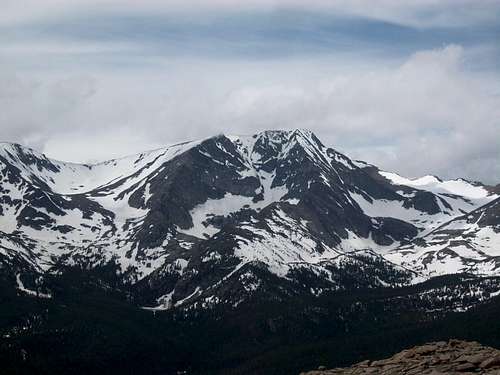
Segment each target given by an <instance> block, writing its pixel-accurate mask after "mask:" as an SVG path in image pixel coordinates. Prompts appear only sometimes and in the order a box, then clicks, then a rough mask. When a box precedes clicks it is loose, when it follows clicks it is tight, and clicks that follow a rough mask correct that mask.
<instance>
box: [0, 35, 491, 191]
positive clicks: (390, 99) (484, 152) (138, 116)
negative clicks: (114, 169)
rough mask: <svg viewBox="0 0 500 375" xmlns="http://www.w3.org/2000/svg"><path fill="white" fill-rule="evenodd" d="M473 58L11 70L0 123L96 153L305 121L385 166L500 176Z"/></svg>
mask: <svg viewBox="0 0 500 375" xmlns="http://www.w3.org/2000/svg"><path fill="white" fill-rule="evenodd" d="M467 56H468V54H467V51H466V50H465V51H464V49H463V48H462V47H460V46H456V45H450V46H447V47H445V48H442V49H437V50H430V51H421V52H418V53H415V54H413V55H411V56H409V57H408V58H407V59H406V60H405V61H404V62H402V63H400V64H397V65H395V64H394V62H392V63H391V65H388V64H387V63H385V64H380V63H374V62H373V61H370V63H371V64H365V65H356V66H352V67H348V63H346V62H342V63H341V62H340V61H339V60H336V59H323V60H315V59H310V60H304V61H288V60H276V61H266V62H262V61H261V62H258V61H256V62H242V61H232V62H228V61H225V62H221V61H206V60H195V61H193V60H177V61H164V62H162V63H160V62H158V65H156V66H155V68H154V69H143V70H141V71H137V70H133V71H130V72H129V71H127V69H122V70H115V71H112V70H107V71H103V70H101V71H97V70H96V71H93V72H90V71H89V70H87V69H86V70H85V72H86V74H85V75H69V74H63V73H59V74H58V75H54V76H48V75H44V76H43V77H44V78H43V79H41V78H38V77H37V75H36V74H35V77H37V78H30V77H28V76H22V77H21V78H20V77H17V78H16V77H15V76H13V75H11V74H7V75H4V76H3V78H1V77H0V108H2V112H1V114H0V128H1V129H2V133H3V137H4V138H5V139H7V140H14V141H19V142H22V143H25V144H28V145H31V146H34V147H35V148H38V149H40V150H43V151H45V152H46V153H48V154H49V155H51V156H54V157H57V158H60V159H66V160H72V161H78V160H79V161H89V160H94V159H105V158H107V157H116V156H119V155H124V154H129V153H134V152H139V151H142V150H144V149H147V148H155V147H158V146H160V145H163V144H169V143H173V142H177V141H183V140H186V139H194V138H200V137H205V136H210V135H214V134H217V133H219V132H226V133H236V134H242V133H243V134H248V133H252V132H255V131H258V130H263V129H268V128H295V127H301V128H310V129H311V130H313V131H315V132H316V133H317V135H318V136H319V137H320V138H321V139H322V140H323V141H324V142H325V143H326V144H327V145H331V146H334V147H337V148H339V149H340V150H341V151H345V152H347V153H348V154H350V155H351V156H354V157H357V158H362V159H365V160H367V161H369V162H372V163H375V164H378V165H380V166H381V167H383V168H386V169H388V170H396V171H398V172H400V173H403V174H406V175H410V176H418V175H422V174H428V173H433V174H438V175H441V176H443V177H458V176H465V177H468V178H471V179H482V180H485V181H488V182H492V183H493V182H499V180H500V165H499V163H498V160H500V151H499V150H500V137H498V134H499V126H500V125H499V119H500V97H499V96H498V92H496V93H495V91H493V90H492V89H491V88H492V87H494V86H495V84H496V83H497V82H498V77H497V76H487V75H477V74H475V73H471V72H469V71H468V70H466V69H465V68H464V62H465V63H466V62H467ZM464 60H465V61H464Z"/></svg>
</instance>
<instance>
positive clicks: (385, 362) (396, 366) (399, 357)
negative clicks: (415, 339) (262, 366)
mask: <svg viewBox="0 0 500 375" xmlns="http://www.w3.org/2000/svg"><path fill="white" fill-rule="evenodd" d="M330 374H331V375H334V374H339V375H340V374H344V375H362V374H387V375H417V374H433V375H451V374H491V375H497V374H500V350H497V349H493V348H490V347H486V346H481V345H480V344H479V343H477V342H467V341H459V340H450V341H448V342H445V341H440V342H433V343H429V344H426V345H422V346H416V347H414V348H411V349H407V350H403V351H402V352H400V353H398V354H395V355H394V356H392V357H391V358H387V359H382V360H377V361H370V360H365V361H363V362H360V363H357V364H355V365H353V366H352V367H349V368H337V369H331V370H326V369H324V368H321V369H318V370H317V371H310V372H305V373H302V375H330Z"/></svg>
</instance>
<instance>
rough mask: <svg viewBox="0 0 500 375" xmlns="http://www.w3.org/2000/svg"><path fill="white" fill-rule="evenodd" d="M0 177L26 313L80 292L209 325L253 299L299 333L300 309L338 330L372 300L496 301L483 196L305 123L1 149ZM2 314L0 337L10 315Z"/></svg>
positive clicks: (368, 309)
mask: <svg viewBox="0 0 500 375" xmlns="http://www.w3.org/2000/svg"><path fill="white" fill-rule="evenodd" d="M0 179H1V180H0V181H1V183H0V278H1V280H2V288H3V289H2V290H3V293H4V295H5V296H8V297H5V298H7V299H6V300H4V302H6V301H7V302H8V303H14V304H15V303H21V305H22V306H24V307H25V309H26V311H25V314H27V315H26V316H33V314H34V313H33V311H35V310H36V309H35V310H33V308H32V307H29V306H31V304H32V303H35V302H33V301H37V302H36V303H35V304H49V305H51V304H52V305H54V306H56V305H57V306H58V307H57V308H58V309H59V308H60V306H61V303H59V302H58V301H62V300H65V298H70V297H69V296H71V295H73V294H74V295H79V293H80V294H82V295H84V294H85V293H86V292H88V291H89V290H94V289H95V290H99V292H98V293H101V292H102V293H105V294H106V295H108V297H106V298H109V299H110V300H113V301H114V300H115V298H116V301H120V302H116V303H118V304H121V303H123V304H124V305H126V306H127V307H126V309H131V311H135V310H137V311H139V312H133V313H131V314H136V313H137V314H139V313H140V314H148V315H147V316H152V313H151V311H153V312H158V311H165V313H164V314H170V315H169V316H172V317H173V316H177V317H179V315H178V314H181V315H182V317H183V319H187V318H186V317H187V316H190V317H193V316H200V314H201V315H203V316H206V314H208V315H210V316H211V317H212V318H210V319H216V320H217V317H220V316H226V317H227V316H237V317H240V318H241V316H243V315H245V314H248V313H249V311H254V310H251V309H250V310H249V306H252V308H253V309H257V307H258V306H259V309H257V310H255V311H254V312H255V316H254V318H255V319H260V318H262V319H263V320H262V321H265V322H266V323H265V325H266V327H268V328H269V327H270V328H269V329H270V330H271V332H274V333H275V334H276V332H279V331H280V330H281V328H280V324H281V323H280V321H279V319H278V321H274V320H271V321H269V319H270V318H269V316H271V315H273V314H274V313H276V312H277V311H280V309H285V308H286V307H285V306H290V309H292V310H294V312H293V314H292V315H293V317H290V321H294V322H296V325H294V327H302V328H301V329H305V328H304V324H305V323H304V322H303V320H301V319H303V318H304V317H302V318H300V319H299V318H298V315H294V314H299V312H301V311H302V312H303V313H304V316H307V318H304V319H306V320H307V321H308V322H310V321H316V322H317V321H322V322H324V319H326V318H325V317H326V316H327V315H328V316H334V317H335V319H340V320H335V322H334V323H332V322H330V323H331V324H333V326H335V327H337V328H338V327H342V329H341V330H342V332H344V331H345V329H346V326H345V324H347V323H346V322H348V321H350V322H352V321H358V322H359V321H361V319H365V318H366V319H367V316H370V317H371V318H370V319H372V318H373V319H375V320H374V321H378V322H380V321H379V320H377V319H378V318H380V317H381V316H382V315H380V314H381V311H382V310H384V309H385V310H384V311H386V312H387V309H388V310H390V311H392V313H394V314H396V315H397V316H402V315H401V314H403V312H404V314H407V313H408V312H409V311H411V312H412V314H416V315H415V316H413V317H414V318H415V319H416V321H425V320H428V319H429V317H428V316H427V315H426V314H428V313H429V312H433V316H434V317H435V318H436V317H439V318H442V317H443V314H447V313H454V312H462V311H466V310H470V309H474V308H476V307H477V306H480V305H481V304H484V303H487V301H489V300H490V299H494V297H495V296H496V295H498V294H500V281H499V278H498V277H499V276H500V268H499V267H500V196H499V195H498V194H497V193H498V190H497V189H495V188H493V187H489V186H485V185H483V184H480V183H477V182H469V181H466V180H463V179H458V180H450V181H443V180H441V179H439V178H437V177H434V176H425V177H422V178H418V179H407V178H404V177H402V176H399V175H398V174H395V173H391V172H386V171H382V170H380V169H379V168H377V167H376V166H373V165H371V164H368V163H365V162H361V161H354V160H351V159H349V158H348V157H347V156H345V155H343V154H341V153H339V152H337V151H335V150H334V149H332V148H328V147H326V146H325V145H323V144H322V142H321V141H320V140H319V139H318V138H317V137H316V136H315V135H314V134H312V133H311V132H309V131H306V130H291V131H265V132H261V133H258V134H255V135H251V136H229V135H218V136H215V137H211V138H208V139H204V140H200V141H192V142H186V143H181V144H177V145H172V146H169V147H166V148H163V149H158V150H154V151H150V152H145V153H142V154H139V155H134V156H129V157H124V158H121V159H115V160H110V161H107V162H103V163H99V164H93V165H85V164H74V163H65V162H61V161H56V160H51V159H49V158H47V157H45V156H44V155H42V154H40V153H37V152H35V151H33V150H31V149H28V148H25V147H22V146H20V145H17V144H10V143H2V144H0ZM75 278H77V279H78V280H80V281H78V282H76V281H75V280H76V279H75ZM82 280H86V281H82ZM92 293H93V292H92ZM96 293H97V292H96ZM333 296H337V297H338V298H337V297H335V298H334V297H333ZM347 296H350V297H347ZM71 298H73V297H71ZM106 298H105V299H106ZM19 299H21V300H22V301H24V302H19V301H21V300H19ZM15 301H17V302H15ZM26 301H31V302H26ZM339 301H340V302H339ZM360 301H364V302H363V303H361V302H360ZM68 303H69V302H68V301H66V302H65V304H66V305H67V304H68ZM360 303H361V305H362V306H364V307H363V308H361V310H359V311H358V310H357V309H358V308H360V305H359V304H360ZM276 304H278V305H276ZM52 305H51V306H52ZM66 305H65V306H66ZM70 305H71V304H70ZM16 306H17V305H16ZM44 306H45V305H44ZM68 306H69V305H68ZM272 306H275V307H272ZM277 306H280V307H277ZM353 306H357V307H353ZM382 306H385V307H382ZM45 307H46V306H45ZM18 309H21V308H20V307H19V306H18ZM47 309H48V308H47ZM134 309H135V310H134ZM245 309H246V312H245V314H243V315H241V314H239V313H237V312H238V311H240V312H241V311H243V310H245ZM269 309H270V310H269ZM301 309H302V310H301ZM311 309H313V310H314V309H316V310H314V311H313V310H311ZM381 309H382V310H381ZM21 310H22V309H21ZM148 310H150V311H148ZM37 311H38V310H37ZM127 311H128V310H127ZM264 312H269V314H270V315H269V316H268V315H265V313H264ZM271 312H272V313H271ZM327 313H328V314H327ZM30 314H32V315H30ZM61 314H63V313H62V312H61ZM176 314H177V315H176ZM262 314H264V315H262ZM311 314H312V315H311ZM318 314H319V316H321V317H318ZM325 314H327V315H325ZM366 314H368V315H366ZM404 314H403V315H404ZM436 314H437V315H436ZM35 315H36V316H38V318H37V319H41V320H42V321H44V318H43V317H41V316H42V315H43V314H42V315H40V313H39V312H37V313H36V314H35ZM63 315H64V314H63ZM278 315H279V314H278ZM9 316H10V315H9ZM13 316H14V315H13ZM134 316H135V315H134ZM140 316H141V319H143V318H142V316H143V315H140ZM245 316H246V317H247V318H248V315H245ZM258 316H260V318H258ZM279 316H281V317H282V318H283V315H279ZM388 316H389V315H388ZM374 317H375V318H374ZM247 318H245V319H247ZM254 318H252V319H254ZM282 318H281V319H282ZM5 319H7V318H5ZM9 319H10V318H9ZM9 319H7V320H2V324H4V325H5V327H6V328H5V332H8V333H6V334H7V335H8V337H11V338H12V337H13V335H14V334H13V332H14V331H16V329H18V328H19V327H20V326H19V324H21V323H19V322H16V323H15V324H14V323H12V322H10V323H9ZM47 319H48V318H47ZM172 319H173V318H172ZM207 319H208V318H207ZM248 319H250V318H248ZM318 319H319V320H318ZM322 319H323V320H322ZM328 319H333V318H331V317H329V318H328ZM349 319H351V320H349ZM370 319H368V320H365V321H369V320H370ZM14 320H15V319H14ZM236 321H237V319H236V320H234V324H236V323H235V322H236ZM299 321H300V323H299ZM340 321H342V322H343V323H340ZM24 322H25V320H24ZM254 322H256V320H255V321H254ZM16 324H17V325H16ZM22 324H24V326H25V327H26V324H25V323H22ZM22 324H21V325H22ZM200 324H201V323H200ZM256 324H257V323H256ZM308 324H309V323H308ZM322 324H323V323H322ZM325 324H326V323H325ZM338 324H341V326H337V325H338ZM28 326H29V327H31V329H32V328H33V325H32V324H28ZM250 326H251V325H250ZM257 326H258V324H257ZM13 327H18V328H16V329H14V331H13ZM256 329H257V328H256ZM339 329H340V328H339ZM313 331H314V330H313ZM16 332H17V331H16ZM255 332H256V331H253V333H255ZM308 332H310V331H308ZM248 334H249V335H250V336H251V335H252V333H248ZM14 336H15V335H14ZM290 340H291V339H290ZM263 347H265V345H264V346H263ZM9 348H10V347H9ZM9 350H10V349H9ZM299 367H300V366H298V367H297V368H299ZM249 373H251V372H249Z"/></svg>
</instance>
